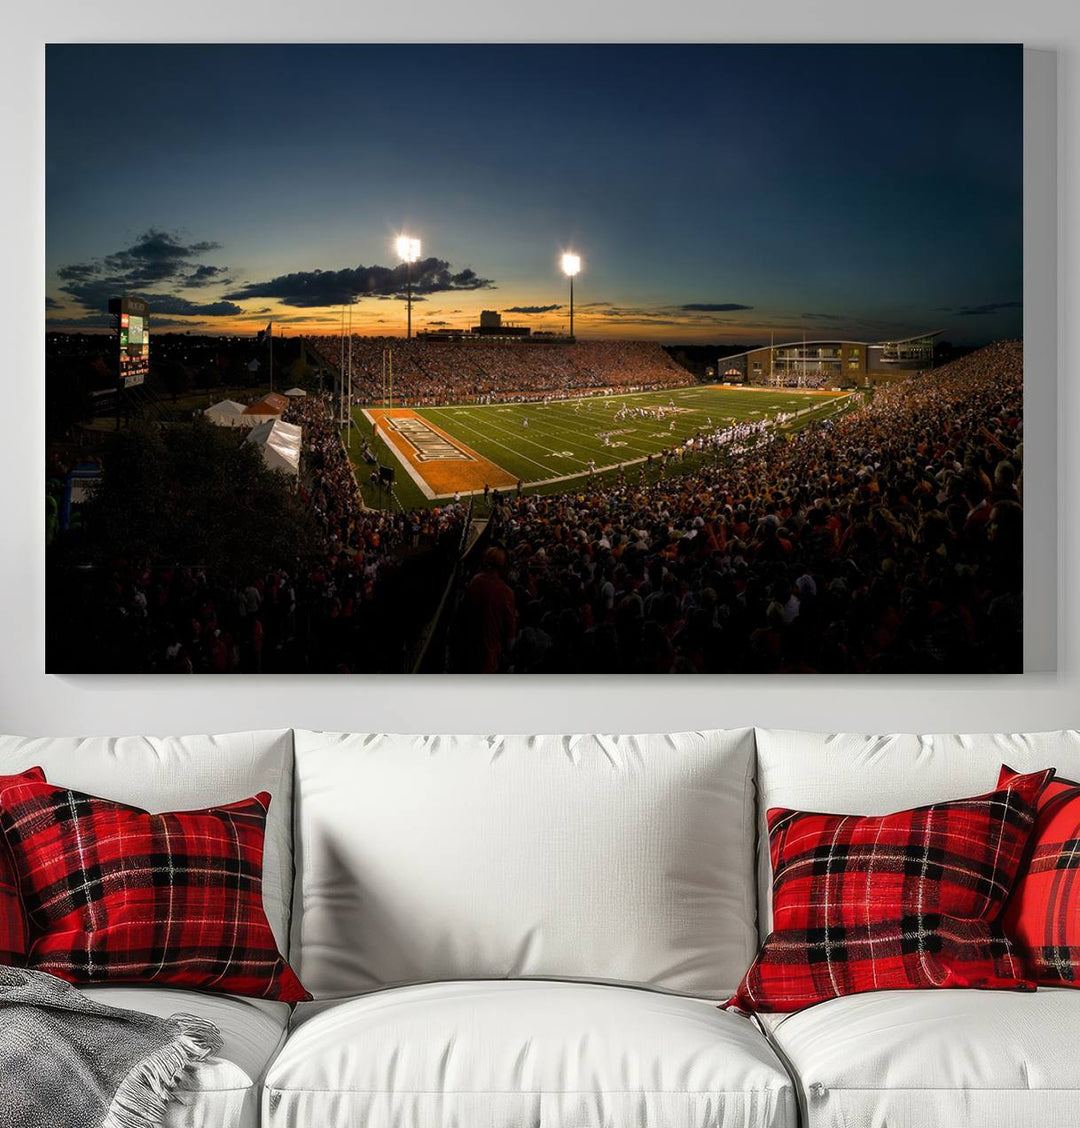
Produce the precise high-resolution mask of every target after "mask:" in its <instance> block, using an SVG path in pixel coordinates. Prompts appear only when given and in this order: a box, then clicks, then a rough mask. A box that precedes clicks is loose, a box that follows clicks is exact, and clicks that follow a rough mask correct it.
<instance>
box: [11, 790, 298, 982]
mask: <svg viewBox="0 0 1080 1128" xmlns="http://www.w3.org/2000/svg"><path fill="white" fill-rule="evenodd" d="M269 804H270V796H269V794H267V793H266V792H262V793H260V794H259V795H256V796H255V797H254V798H252V799H244V800H241V801H240V802H238V803H229V804H228V805H226V806H221V807H209V808H207V809H205V810H201V811H177V812H172V813H169V814H160V815H152V814H149V813H148V812H146V811H143V810H140V809H139V808H138V807H129V806H127V805H125V804H123V803H114V802H111V801H110V800H107V799H97V798H94V797H93V796H91V795H83V794H82V793H80V792H78V791H69V790H67V789H65V788H62V787H54V786H53V785H52V784H48V783H44V782H41V781H36V780H27V779H25V778H23V779H18V780H15V781H9V782H8V783H6V784H4V785H2V786H0V830H2V831H3V834H4V837H5V838H6V839H7V844H8V846H9V847H10V850H11V856H12V859H13V861H14V863H15V872H16V874H17V875H18V881H19V888H20V891H21V893H22V898H23V904H24V905H25V907H26V912H27V916H28V917H29V919H30V922H31V924H32V926H33V928H34V931H35V933H36V935H35V937H34V939H33V943H32V944H31V946H30V951H29V953H28V955H27V966H28V967H31V968H34V969H35V970H37V971H48V972H52V973H53V974H54V975H58V976H60V977H61V978H62V979H67V980H70V981H71V982H73V983H125V982H128V983H131V982H138V983H145V982H150V981H153V982H157V983H170V984H176V985H178V986H183V987H197V988H202V989H204V990H210V991H226V992H230V993H232V994H235V995H254V996H257V997H260V998H266V999H280V1000H282V1001H284V1002H288V1003H292V1002H297V1001H299V1000H301V999H307V998H310V996H309V995H308V993H307V992H306V991H305V990H304V988H303V987H302V986H301V985H300V981H299V980H298V979H297V978H296V975H295V974H294V972H293V970H292V968H290V967H289V965H288V964H287V963H286V962H285V960H284V959H283V957H282V956H281V955H280V953H279V952H278V950H277V944H276V943H275V941H274V936H273V933H272V932H271V930H270V924H269V922H268V921H267V919H266V913H265V911H264V909H263V903H262V865H263V831H264V828H265V823H266V811H267V808H268V806H269Z"/></svg>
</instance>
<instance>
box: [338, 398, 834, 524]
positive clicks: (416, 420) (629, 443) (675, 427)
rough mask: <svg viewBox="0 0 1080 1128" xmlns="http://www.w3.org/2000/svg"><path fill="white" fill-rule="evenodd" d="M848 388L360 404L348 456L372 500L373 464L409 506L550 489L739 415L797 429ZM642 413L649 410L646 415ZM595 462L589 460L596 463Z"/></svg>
mask: <svg viewBox="0 0 1080 1128" xmlns="http://www.w3.org/2000/svg"><path fill="white" fill-rule="evenodd" d="M848 399H849V397H848V395H847V393H843V392H820V391H797V390H794V389H775V388H769V389H762V388H737V387H724V386H722V385H697V386H694V387H690V388H675V389H666V390H664V391H657V392H643V393H638V394H631V395H612V396H603V395H596V396H587V397H583V398H580V399H570V400H555V401H552V402H551V403H549V404H543V403H540V402H534V403H522V404H505V403H500V404H487V405H479V406H473V405H461V406H452V407H419V408H392V409H387V408H383V407H374V406H373V407H366V408H356V409H354V412H353V419H354V431H353V438H352V446H351V449H350V456H351V458H352V459H353V462H354V464H355V465H356V471H357V479H358V480H359V481H360V484H361V487H362V488H363V489H364V493H365V496H366V497H368V500H369V502H370V501H371V500H372V498H373V496H374V495H373V494H369V489H370V484H369V481H368V479H369V477H370V474H371V472H372V469H373V467H372V465H371V464H370V463H365V461H364V460H363V458H362V457H361V451H362V449H363V447H362V440H363V439H366V440H367V442H368V444H369V446H370V447H371V449H372V451H373V452H374V454H375V456H376V457H377V458H378V460H379V462H381V463H383V464H388V465H391V466H394V467H395V479H396V480H395V484H394V490H395V494H396V495H397V498H398V500H399V501H400V502H401V504H402V505H404V506H406V507H410V506H415V505H425V504H426V505H431V504H438V502H439V501H440V500H444V499H445V498H447V497H451V496H453V494H454V493H455V492H459V493H461V494H462V495H463V496H465V495H468V494H471V493H483V490H484V487H485V486H490V487H491V488H492V489H498V490H500V491H502V490H506V489H512V488H514V487H516V485H517V483H518V481H519V480H520V481H521V482H522V483H523V488H525V489H527V490H542V491H543V492H550V491H552V490H555V489H560V488H564V483H565V484H566V485H570V484H572V483H573V481H574V480H575V479H580V478H582V477H584V476H586V475H588V474H589V473H590V472H591V471H592V470H593V469H594V468H595V471H596V472H597V473H605V472H614V471H617V469H618V467H619V466H620V465H622V466H624V467H628V466H631V465H635V464H638V463H641V462H643V461H645V460H647V459H648V457H649V455H654V456H655V455H657V454H659V453H660V452H661V451H663V450H665V449H668V448H671V447H673V446H675V445H676V444H678V443H682V442H684V441H685V440H686V439H688V438H691V437H693V436H694V435H696V434H698V433H699V432H703V433H708V432H709V431H713V430H715V429H717V428H720V427H724V426H727V425H728V424H730V423H733V422H742V421H750V422H759V421H761V420H773V419H775V418H776V416H777V415H779V414H781V413H784V414H787V415H794V416H795V417H794V418H792V419H790V420H788V421H787V422H786V423H784V424H783V427H784V428H785V430H790V431H794V430H797V429H799V428H801V427H803V426H806V424H807V423H810V422H812V421H814V420H816V419H820V418H823V417H826V416H828V415H831V414H833V413H834V412H836V411H837V410H841V409H843V408H844V407H845V406H846V405H847V401H848ZM643 413H644V414H643ZM590 463H591V464H592V465H590Z"/></svg>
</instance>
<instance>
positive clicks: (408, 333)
mask: <svg viewBox="0 0 1080 1128" xmlns="http://www.w3.org/2000/svg"><path fill="white" fill-rule="evenodd" d="M397 253H398V258H399V259H401V261H402V262H403V263H404V264H405V277H406V278H407V279H408V287H409V290H408V294H409V296H408V302H407V304H406V309H407V311H408V312H407V314H406V316H407V318H408V320H407V322H406V330H405V337H406V339H411V338H412V264H413V263H414V262H416V260H417V259H418V258H419V257H420V240H419V239H413V238H411V237H410V236H409V235H399V236H398V237H397Z"/></svg>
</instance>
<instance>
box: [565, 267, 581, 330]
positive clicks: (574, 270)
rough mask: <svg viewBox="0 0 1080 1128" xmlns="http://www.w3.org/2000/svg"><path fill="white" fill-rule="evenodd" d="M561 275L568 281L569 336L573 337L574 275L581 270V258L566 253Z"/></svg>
mask: <svg viewBox="0 0 1080 1128" xmlns="http://www.w3.org/2000/svg"><path fill="white" fill-rule="evenodd" d="M562 268H563V274H565V275H566V276H567V277H568V278H569V279H570V336H571V337H573V336H574V275H575V274H577V272H578V271H579V270H580V269H581V256H580V255H575V254H573V253H572V252H570V251H567V252H566V253H565V254H564V255H563V257H562Z"/></svg>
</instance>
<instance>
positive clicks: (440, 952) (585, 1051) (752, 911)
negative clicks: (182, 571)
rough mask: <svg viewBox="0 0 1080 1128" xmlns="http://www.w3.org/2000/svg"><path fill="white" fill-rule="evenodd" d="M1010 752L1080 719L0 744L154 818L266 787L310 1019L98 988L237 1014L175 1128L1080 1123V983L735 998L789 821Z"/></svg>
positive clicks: (57, 777) (275, 862)
mask: <svg viewBox="0 0 1080 1128" xmlns="http://www.w3.org/2000/svg"><path fill="white" fill-rule="evenodd" d="M1003 762H1004V763H1009V764H1010V765H1011V766H1013V767H1014V768H1017V769H1034V768H1039V767H1044V766H1051V765H1052V766H1056V767H1057V768H1058V769H1059V771H1060V772H1061V774H1063V775H1066V776H1070V777H1072V778H1077V777H1078V776H1080V733H1077V732H1059V733H1043V734H1034V735H1009V736H854V735H844V734H834V735H831V736H823V735H813V734H806V733H791V732H775V731H768V730H756V731H755V730H749V729H743V730H728V731H712V732H696V733H678V734H668V735H657V736H637V737H634V736H597V735H593V736H586V735H582V736H546V737H524V736H487V737H462V736H441V737H430V736H428V737H420V736H416V737H413V736H380V735H356V734H332V733H316V732H308V731H300V730H298V731H296V732H295V733H293V732H289V731H283V732H254V733H237V734H231V735H228V736H217V737H185V738H172V739H150V738H141V737H127V738H119V739H26V738H19V737H0V773H6V772H12V771H17V770H21V769H24V768H27V767H31V766H34V765H37V764H40V765H41V766H42V767H43V768H44V769H45V770H46V772H47V773H48V775H49V778H50V779H51V780H53V781H55V782H58V783H61V784H64V785H68V786H72V787H76V788H79V789H82V790H85V791H88V792H91V793H93V794H98V795H102V796H106V797H109V798H115V799H118V800H121V801H126V802H131V803H135V804H138V805H140V806H143V807H146V808H148V809H151V810H169V809H173V810H176V809H182V808H185V807H198V806H203V805H206V804H209V803H214V802H226V801H230V800H234V799H240V798H244V797H246V796H248V795H251V794H253V793H255V792H256V791H259V790H264V789H265V790H268V791H270V792H271V794H272V795H273V803H272V804H271V810H270V814H269V818H268V823H267V849H266V861H265V865H266V871H265V891H264V898H265V902H266V910H267V915H268V918H269V920H270V922H271V926H272V927H273V929H274V933H275V936H276V938H277V940H278V943H279V945H280V947H281V950H282V951H283V952H285V953H286V954H287V955H288V956H289V958H290V960H291V962H292V963H293V966H294V967H295V968H296V969H297V971H298V972H299V974H300V978H301V979H302V980H303V982H304V984H305V986H306V987H307V988H308V989H309V990H310V991H311V992H312V994H313V995H314V997H315V998H314V1001H313V1002H311V1003H305V1004H301V1005H300V1006H298V1007H296V1008H295V1009H294V1010H292V1012H291V1013H290V1008H289V1007H288V1006H286V1005H285V1004H281V1003H267V1002H262V1001H257V1000H250V999H240V998H235V997H232V996H227V995H215V994H209V993H198V992H190V991H180V990H174V989H162V988H156V987H149V986H126V985H125V986H116V987H108V988H106V987H97V988H93V989H92V991H93V993H94V994H95V996H96V997H98V998H100V999H103V1000H105V1001H108V1002H112V1003H115V1004H117V1005H120V1006H125V1007H133V1008H136V1009H141V1010H145V1011H150V1012H153V1013H157V1014H169V1013H172V1012H174V1011H177V1010H186V1011H190V1012H194V1013H196V1014H201V1015H203V1016H205V1017H207V1018H209V1019H211V1020H212V1021H214V1022H215V1023H217V1024H218V1026H219V1027H220V1028H221V1030H222V1034H223V1038H224V1048H223V1050H222V1053H221V1055H220V1057H219V1058H217V1059H214V1060H212V1061H210V1062H207V1063H205V1064H204V1065H202V1066H200V1067H198V1068H197V1069H196V1070H195V1071H194V1072H193V1073H192V1074H191V1076H190V1077H189V1078H188V1080H187V1081H186V1083H185V1087H184V1091H183V1093H182V1094H181V1099H180V1100H179V1101H178V1102H177V1103H176V1104H175V1105H174V1106H173V1108H172V1110H171V1113H170V1117H169V1121H168V1123H169V1125H170V1128H255V1126H257V1125H261V1126H263V1128H309V1126H310V1128H736V1126H737V1128H759V1126H760V1128H788V1126H791V1128H795V1126H796V1125H804V1126H806V1128H934V1126H937V1125H942V1126H945V1128H967V1126H971V1128H976V1126H977V1128H993V1126H999V1125H1000V1126H1001V1128H1025V1126H1028V1125H1030V1126H1031V1128H1077V1125H1080V1111H1078V1109H1080V1055H1078V1054H1077V1053H1076V1052H1075V1047H1076V1045H1077V1041H1078V1035H1080V991H1077V990H1069V989H1055V990H1040V991H1038V992H1037V993H1034V994H1017V993H1008V992H981V991H940V992H934V991H912V992H880V993H871V994H864V995H857V996H852V997H849V998H846V999H838V1000H834V1001H831V1002H827V1003H823V1004H820V1005H818V1006H815V1007H811V1008H809V1009H808V1010H806V1011H803V1012H801V1013H798V1014H793V1015H769V1016H763V1018H762V1019H761V1020H760V1021H757V1020H749V1019H746V1018H743V1017H741V1016H739V1015H736V1014H733V1013H728V1012H724V1011H720V1010H718V1009H717V1007H716V1004H717V1003H718V1002H720V1001H722V1000H724V999H725V998H727V997H728V996H729V995H730V994H731V993H732V992H733V990H734V988H735V987H736V985H737V983H738V981H739V979H740V977H741V976H742V974H743V972H744V971H745V970H746V968H747V966H748V964H749V963H750V960H751V959H752V957H753V954H754V952H755V950H756V947H757V944H758V938H759V934H760V932H763V931H765V930H767V928H768V922H769V915H770V899H769V896H768V892H769V881H770V875H769V868H768V852H767V849H765V845H766V844H765V841H764V839H763V836H762V827H763V819H764V812H765V810H766V809H767V808H768V807H770V806H777V805H784V806H793V807H801V808H804V809H815V810H835V811H847V810H850V811H855V812H863V813H879V812H885V811H889V810H898V809H901V808H903V807H907V806H911V805H912V804H915V803H924V802H930V801H934V800H943V799H949V798H956V797H959V796H962V795H965V794H972V793H975V792H978V791H983V790H987V789H989V788H990V787H991V786H993V784H994V782H995V781H996V778H997V773H998V769H999V767H1000V765H1001V764H1002V763H1003ZM759 930H760V931H759ZM0 1084H2V1079H0Z"/></svg>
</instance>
